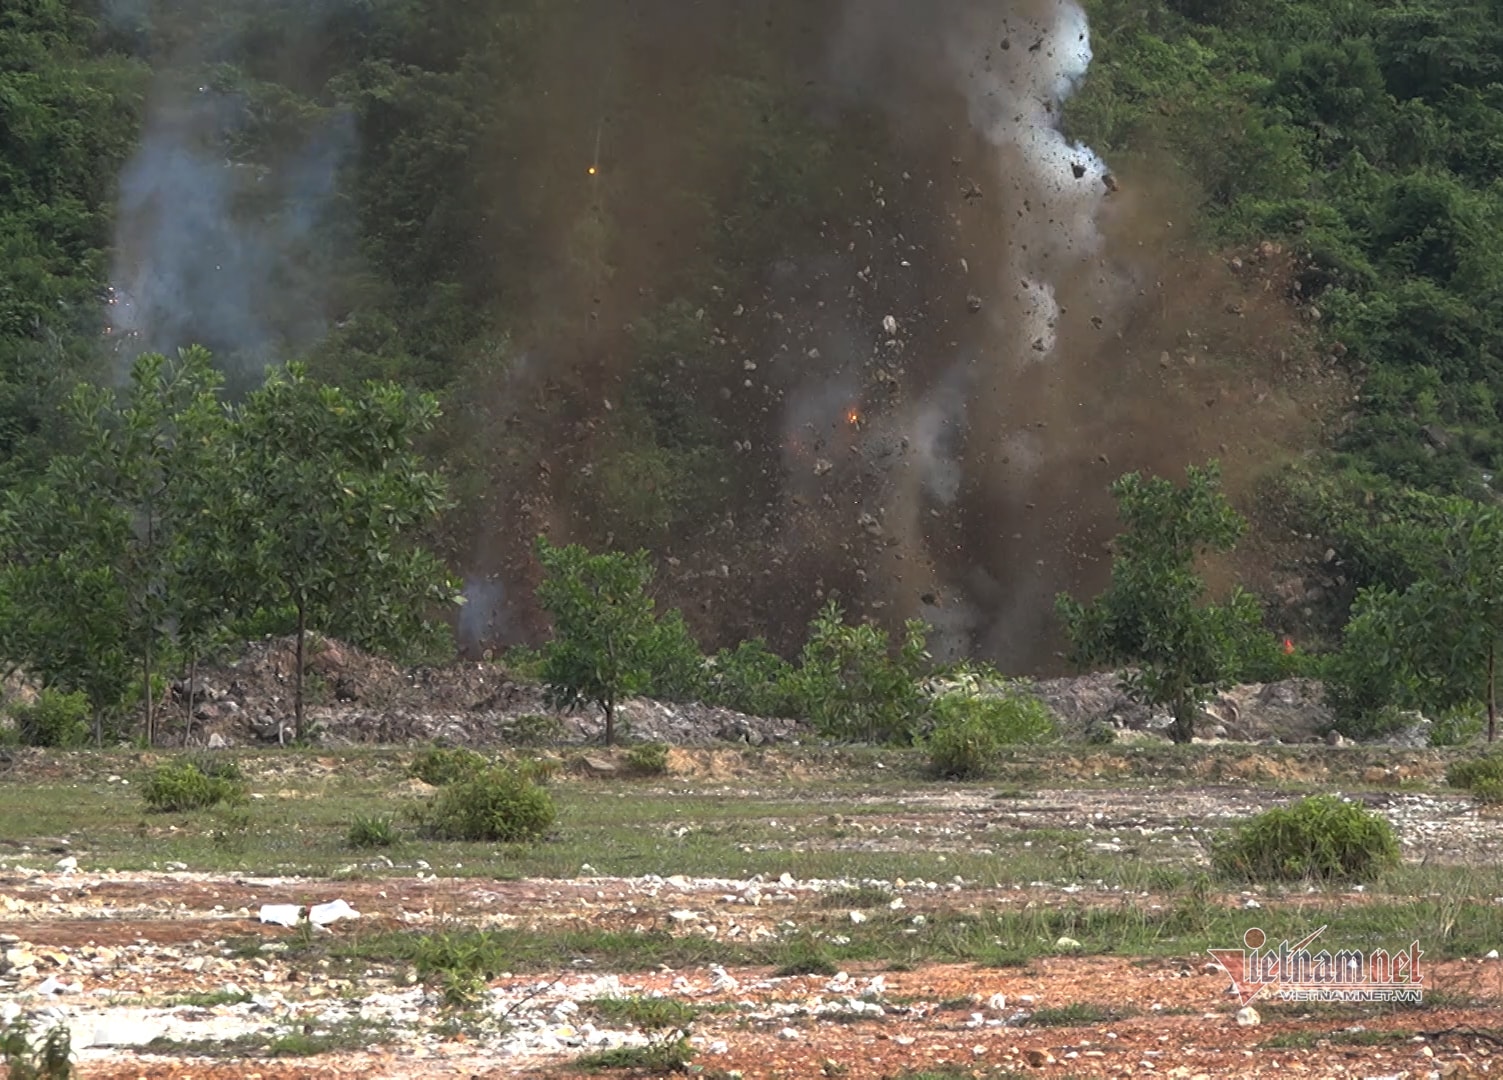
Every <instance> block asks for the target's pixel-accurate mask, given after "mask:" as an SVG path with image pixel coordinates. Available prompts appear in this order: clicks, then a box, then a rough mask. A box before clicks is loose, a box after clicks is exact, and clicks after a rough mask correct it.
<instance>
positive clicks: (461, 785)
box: [426, 768, 555, 843]
mask: <svg viewBox="0 0 1503 1080" xmlns="http://www.w3.org/2000/svg"><path fill="white" fill-rule="evenodd" d="M426 818H427V825H428V829H429V831H430V832H432V834H433V835H434V836H436V837H438V838H439V839H441V840H487V841H493V842H502V843H510V842H513V841H522V840H536V839H538V838H539V837H541V836H543V835H544V834H545V833H546V832H547V831H548V830H549V829H551V828H552V827H553V822H554V818H555V811H554V808H553V799H552V797H551V796H550V795H549V794H548V792H547V790H546V789H545V788H544V787H543V786H542V785H541V784H539V783H538V782H537V781H536V780H534V779H533V778H532V777H531V776H529V775H527V773H526V772H525V771H523V770H519V769H505V768H490V769H486V770H484V771H482V772H472V773H469V774H467V775H466V776H464V777H462V778H460V779H458V780H455V781H454V782H452V783H450V784H448V785H447V786H446V787H444V788H443V790H441V791H440V792H438V793H437V794H436V795H435V796H434V798H433V803H432V805H431V807H430V808H429V811H428V814H427V815H426Z"/></svg>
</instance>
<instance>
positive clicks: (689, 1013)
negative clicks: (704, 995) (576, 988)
mask: <svg viewBox="0 0 1503 1080" xmlns="http://www.w3.org/2000/svg"><path fill="white" fill-rule="evenodd" d="M586 1008H588V1009H589V1010H590V1011H591V1012H593V1013H594V1014H595V1015H596V1016H599V1017H600V1018H601V1019H602V1020H603V1021H605V1022H606V1023H607V1024H631V1025H633V1026H635V1027H639V1028H646V1029H647V1030H650V1031H656V1030H661V1029H663V1028H687V1027H688V1026H689V1025H690V1024H692V1023H694V1021H695V1020H697V1019H698V1018H699V1010H698V1009H696V1008H695V1007H694V1006H693V1005H690V1004H688V1003H687V1002H683V1001H679V1000H678V999H677V998H669V997H627V998H615V997H606V998H595V999H594V1000H593V1001H590V1002H588V1003H587V1004H586Z"/></svg>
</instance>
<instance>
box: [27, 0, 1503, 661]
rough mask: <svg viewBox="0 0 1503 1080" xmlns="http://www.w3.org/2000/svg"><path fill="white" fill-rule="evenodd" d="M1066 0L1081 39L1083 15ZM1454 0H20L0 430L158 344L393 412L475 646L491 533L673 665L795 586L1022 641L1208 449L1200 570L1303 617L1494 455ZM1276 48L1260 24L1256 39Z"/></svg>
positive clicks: (982, 645) (729, 636)
mask: <svg viewBox="0 0 1503 1080" xmlns="http://www.w3.org/2000/svg"><path fill="white" fill-rule="evenodd" d="M1087 17H1088V18H1089V21H1087ZM1500 34H1503V28H1500V25H1499V21H1498V17H1497V15H1496V14H1495V13H1494V12H1493V9H1492V7H1491V6H1489V5H1485V4H1482V3H1480V2H1475V3H1472V2H1468V3H1460V4H1452V5H1448V6H1446V7H1444V8H1440V7H1433V6H1428V5H1426V4H1422V3H1416V2H1412V0H1404V2H1397V0H1396V2H1378V0H1373V2H1355V0H1354V2H1349V3H1342V4H1315V3H1303V2H1294V0H1174V2H1168V0H1149V2H1142V0H1134V2H1130V3H1129V2H1125V0H1101V2H1095V3H1090V4H1088V5H1087V7H1086V9H1085V11H1084V12H1082V11H1081V10H1080V9H1078V8H1076V7H1075V6H1074V5H1073V4H1070V3H1055V2H1052V0H1013V2H1011V3H979V2H970V0H944V2H937V3H933V4H926V5H923V6H921V7H920V6H917V5H912V4H908V3H903V2H900V0H881V2H875V0H864V2H857V0H852V2H850V3H848V4H839V3H833V2H831V3H825V4H818V5H811V4H808V3H804V2H801V0H757V2H752V3H748V2H745V0H735V2H733V0H719V2H706V3H699V4H695V5H692V6H690V7H686V5H684V4H682V3H680V2H674V0H640V2H634V3H630V4H623V3H620V2H618V0H577V2H574V3H568V4H560V3H545V2H543V0H484V2H480V3H473V2H471V3H465V2H461V0H432V2H429V3H425V4H410V3H399V2H395V0H391V2H388V0H327V2H324V3H320V4H316V5H308V4H305V3H294V2H292V0H259V2H251V0H242V2H238V3H229V4H225V3H219V2H216V3H212V4H211V3H208V2H207V0H157V2H152V0H134V2H132V0H113V2H104V3H96V2H95V0H25V2H24V3H21V4H9V5H7V6H6V13H5V14H4V15H3V16H0V61H3V62H0V129H3V130H4V131H5V133H6V135H7V138H8V140H9V144H10V145H11V146H13V147H14V148H15V152H13V153H9V154H8V155H7V157H6V160H5V161H4V162H0V245H3V250H4V251H5V252H6V254H7V262H8V270H7V278H6V281H5V283H4V287H3V289H0V448H3V449H4V451H5V459H6V461H7V466H6V473H5V479H6V481H7V483H9V484H12V485H14V484H17V483H20V482H21V481H24V480H25V479H26V478H27V477H28V476H30V475H32V474H33V473H34V472H35V470H36V469H37V468H38V467H39V466H40V465H41V464H42V463H43V462H45V461H46V460H47V459H48V457H49V456H50V455H51V454H53V453H54V452H55V451H56V450H57V449H58V448H59V444H58V439H59V437H60V436H59V434H58V432H59V425H58V424H57V423H56V414H57V408H58V403H59V401H60V399H61V395H62V393H63V391H64V390H65V389H66V388H67V387H68V386H69V385H71V384H72V383H73V382H74V381H75V380H77V379H79V378H88V379H94V380H99V381H102V382H105V383H109V382H111V381H112V380H114V379H116V378H119V377H121V376H123V374H124V372H125V370H126V366H127V364H128V361H129V359H130V358H131V357H132V356H134V355H135V354H136V353H138V352H140V351H142V350H169V351H170V350H173V349H176V348H178V347H180V346H183V345H187V344H190V343H201V344H203V345H206V346H208V347H210V348H211V349H213V350H214V352H215V355H216V357H217V359H218V362H219V363H220V364H221V366H223V367H224V368H225V369H226V371H228V372H229V373H230V374H231V376H232V385H233V386H237V387H240V388H242V389H243V388H246V387H249V386H250V385H253V384H254V383H255V382H256V381H257V380H258V378H259V375H260V373H261V372H262V371H263V370H264V369H265V367H266V366H267V365H269V364H272V363H277V362H281V361H285V360H288V359H294V358H302V359H306V360H308V362H309V363H310V364H311V366H312V370H313V371H314V372H315V373H316V374H317V375H319V376H321V377H323V378H326V379H329V380H331V381H334V382H337V383H353V382H356V381H359V380H362V379H366V378H370V377H378V376H379V377H385V378H393V379H396V380H398V381H400V382H403V383H406V384H408V385H411V386H415V387H419V388H422V389H427V390H432V391H436V392H438V393H440V394H441V395H442V397H443V399H444V402H445V420H444V422H443V425H442V427H441V429H440V430H439V431H438V432H437V433H436V435H435V436H434V438H433V439H432V441H431V444H430V445H429V446H427V447H426V450H427V452H428V453H429V454H430V455H431V456H432V457H433V458H434V460H435V461H436V462H437V463H438V464H440V465H441V466H443V468H444V469H445V470H446V471H447V472H448V473H449V474H450V476H451V478H452V480H453V486H454V490H455V494H456V500H457V506H456V507H455V508H454V510H453V511H452V512H451V513H450V515H449V517H448V519H447V520H446V523H445V526H444V528H443V530H442V535H441V536H439V537H437V539H438V541H439V544H440V546H441V548H442V550H443V551H444V553H445V556H446V558H447V559H448V560H449V562H450V564H451V565H452V566H453V567H454V568H455V569H456V571H457V572H459V573H461V574H462V575H463V577H464V579H465V581H466V593H467V596H468V597H469V599H470V601H471V602H470V604H469V605H467V607H466V608H465V609H464V614H463V616H462V617H461V621H460V626H459V629H460V643H461V646H462V647H463V648H465V649H467V650H469V651H471V652H479V651H481V650H482V649H485V648H488V647H495V646H501V645H507V644H512V643H515V642H519V641H535V640H537V638H538V636H539V634H540V633H541V632H542V629H543V627H542V624H541V621H540V617H539V614H538V612H537V610H536V608H535V606H534V602H533V599H532V592H533V587H534V586H535V585H536V574H537V568H536V565H535V563H534V561H533V559H532V557H531V548H530V543H531V539H532V537H534V536H535V535H537V534H538V533H539V532H547V533H548V534H549V535H550V536H552V537H554V538H555V540H559V541H563V540H579V541H582V542H585V543H588V544H591V545H593V546H597V547H605V546H609V547H616V548H629V547H637V546H643V547H646V548H648V549H649V550H650V551H651V552H652V553H653V555H654V558H655V559H656V560H657V562H658V577H657V580H658V582H659V600H660V601H662V602H664V603H666V604H669V605H673V606H678V607H681V608H682V609H683V610H684V613H685V615H686V617H687V619H688V620H689V623H690V625H691V627H692V628H693V629H694V631H695V632H696V634H697V635H698V636H699V637H700V638H701V639H702V641H703V642H704V643H705V644H706V645H707V646H710V647H714V646H718V645H723V644H726V643H730V642H734V641H737V640H740V639H742V638H745V637H749V636H754V635H762V636H765V637H767V638H768V640H769V641H770V642H771V643H772V644H773V645H774V646H775V647H779V648H782V649H784V650H787V649H789V648H791V647H793V646H794V645H795V644H796V643H797V642H798V641H799V640H801V635H802V632H803V629H804V627H805V625H806V624H807V622H808V620H809V618H810V616H811V615H812V614H813V613H814V612H815V610H816V609H817V608H818V606H819V605H820V603H821V601H822V600H823V599H824V598H825V597H827V596H829V595H832V594H835V595H839V596H841V597H842V598H843V599H844V600H845V601H846V603H847V604H848V606H849V607H850V608H852V609H853V610H855V611H857V612H860V613H863V614H868V615H871V616H874V617H876V618H877V619H879V620H881V621H883V622H885V623H887V624H888V625H889V626H892V627H896V626H897V625H898V624H899V623H900V622H901V620H902V619H904V618H908V617H920V618H923V619H925V620H926V621H928V622H930V623H931V624H933V625H934V626H935V628H936V634H935V637H934V640H933V642H932V644H933V645H934V647H935V651H936V652H938V653H941V654H944V655H949V656H959V655H971V656H977V657H982V658H987V659H992V660H995V661H997V662H998V663H999V664H1000V665H1001V666H1003V667H1004V668H1005V669H1008V670H1012V671H1018V672H1030V673H1035V674H1049V673H1053V672H1055V671H1057V670H1059V668H1060V661H1059V660H1058V657H1057V651H1058V649H1059V643H1058V641H1057V640H1056V635H1057V630H1056V627H1055V624H1054V620H1053V615H1052V601H1053V597H1054V595H1055V594H1056V593H1057V592H1059V591H1061V590H1071V591H1075V592H1078V593H1086V592H1090V591H1093V590H1095V589H1096V588H1098V587H1100V586H1101V585H1102V584H1103V583H1104V582H1105V579H1106V571H1107V562H1106V556H1105V551H1104V545H1105V543H1106V542H1107V541H1108V540H1109V539H1110V538H1111V536H1112V535H1113V533H1114V532H1115V529H1116V521H1115V516H1114V508H1113V505H1112V502H1111V498H1110V496H1109V494H1108V491H1107V485H1108V483H1109V482H1110V481H1111V480H1112V479H1114V478H1115V477H1116V476H1118V475H1120V474H1121V473H1123V472H1126V471H1129V470H1133V469H1140V468H1142V469H1149V470H1153V471H1156V472H1178V471H1179V470H1180V468H1181V467H1182V466H1183V465H1184V464H1187V463H1191V462H1197V461H1203V460H1205V459H1207V458H1209V457H1218V458H1220V459H1221V460H1222V461H1223V463H1224V466H1225V470H1226V476H1227V487H1228V490H1229V492H1230V494H1231V495H1232V496H1233V498H1234V501H1236V502H1237V504H1238V506H1239V508H1241V509H1242V510H1243V511H1244V512H1245V513H1248V514H1249V515H1250V516H1251V517H1252V518H1253V521H1254V524H1255V530H1254V534H1253V536H1252V537H1251V538H1250V540H1249V542H1247V543H1245V544H1244V545H1243V546H1242V548H1241V549H1240V550H1239V554H1238V555H1237V556H1236V557H1235V558H1236V561H1235V562H1233V563H1232V564H1230V565H1226V566H1221V567H1218V568H1217V574H1216V576H1217V578H1218V580H1219V581H1221V582H1223V583H1229V582H1231V581H1232V580H1238V581H1241V582H1242V583H1243V584H1244V585H1245V586H1247V587H1249V588H1252V589H1254V590H1256V591H1258V592H1260V593H1262V594H1264V595H1265V596H1266V597H1267V598H1268V599H1269V600H1270V601H1271V604H1270V609H1269V610H1270V616H1269V617H1270V621H1271V622H1272V623H1273V624H1274V628H1275V629H1277V630H1279V631H1280V632H1292V633H1295V634H1297V635H1299V636H1300V637H1301V640H1305V639H1306V638H1308V639H1310V640H1312V641H1318V640H1319V639H1320V638H1321V637H1328V636H1329V635H1330V634H1331V633H1332V632H1333V631H1334V630H1335V629H1337V628H1339V626H1340V625H1341V623H1342V622H1343V620H1344V616H1345V613H1346V605H1347V604H1348V603H1349V602H1350V600H1351V597H1352V595H1353V594H1354V592H1355V590H1356V588H1357V587H1359V586H1361V585H1364V584H1373V583H1381V582H1385V581H1395V582H1396V576H1397V572H1396V571H1395V570H1394V569H1393V566H1392V561H1391V560H1388V559H1386V558H1385V557H1384V554H1383V552H1381V551H1378V550H1376V549H1375V548H1374V546H1373V543H1372V540H1371V536H1370V534H1369V531H1368V526H1369V524H1370V522H1371V520H1372V518H1373V517H1374V515H1381V514H1383V513H1385V512H1386V510H1385V508H1386V507H1387V506H1388V505H1389V504H1390V502H1391V500H1393V499H1394V498H1396V497H1397V496H1399V495H1401V494H1403V493H1404V492H1406V491H1410V490H1424V491H1435V492H1460V493H1467V494H1473V495H1476V494H1479V493H1483V492H1486V491H1489V490H1490V488H1489V487H1488V485H1490V483H1491V478H1492V474H1493V471H1494V470H1496V469H1497V468H1498V465H1499V462H1498V456H1499V453H1500V447H1503V443H1500V441H1499V439H1500V425H1499V416H1498V412H1497V407H1496V400H1495V399H1496V395H1497V393H1498V392H1499V389H1500V387H1499V380H1500V378H1503V369H1500V367H1499V365H1498V363H1497V359H1496V357H1495V355H1494V353H1495V350H1496V348H1497V346H1496V344H1495V342H1496V341H1498V340H1499V338H1498V335H1497V333H1496V329H1497V328H1496V326H1495V320H1496V319H1497V318H1498V317H1499V316H1497V315H1495V314H1494V312H1495V311H1498V310H1503V309H1500V308H1499V306H1498V305H1497V304H1495V303H1492V302H1491V301H1492V300H1493V299H1494V298H1495V296H1496V294H1497V292H1498V289H1499V275H1498V267H1499V265H1500V263H1499V260H1498V257H1497V255H1496V253H1495V252H1496V244H1495V243H1494V242H1493V240H1494V236H1495V232H1496V229H1497V225H1498V221H1499V208H1500V203H1499V197H1500V196H1499V191H1498V189H1497V187H1496V184H1495V183H1494V180H1493V177H1494V176H1495V175H1496V172H1497V169H1496V167H1495V166H1496V163H1497V161H1498V158H1499V155H1503V112H1500V110H1499V105H1500V104H1503V99H1500V98H1499V84H1498V82H1497V72H1496V71H1495V68H1496V65H1497V59H1496V58H1497V56H1498V55H1500V53H1499V51H1498V48H1497V46H1498V45H1499V44H1500V42H1499V37H1500ZM1289 43H1298V44H1289Z"/></svg>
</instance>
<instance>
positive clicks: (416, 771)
mask: <svg viewBox="0 0 1503 1080" xmlns="http://www.w3.org/2000/svg"><path fill="white" fill-rule="evenodd" d="M489 765H490V760H489V759H488V758H486V757H485V755H483V754H478V753H476V752H475V751H474V750H468V749H466V748H464V747H462V746H434V747H430V748H429V749H427V750H424V751H423V752H422V753H421V754H419V755H418V756H417V757H416V758H414V759H413V762H412V765H411V766H410V767H409V768H408V770H407V774H408V775H409V776H414V777H416V778H417V779H419V780H421V781H422V782H423V783H425V784H431V785H433V786H434V787H443V786H444V785H445V784H452V783H454V781H456V780H461V779H463V778H464V777H467V776H469V775H470V774H472V773H476V772H479V771H480V770H481V769H484V768H486V767H488V766H489Z"/></svg>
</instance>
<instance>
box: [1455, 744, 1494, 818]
mask: <svg viewBox="0 0 1503 1080" xmlns="http://www.w3.org/2000/svg"><path fill="white" fill-rule="evenodd" d="M1446 783H1448V784H1450V785H1451V786H1452V787H1454V788H1463V789H1465V790H1467V791H1470V792H1471V793H1472V798H1474V799H1476V800H1477V801H1478V802H1479V803H1481V804H1482V805H1484V806H1497V805H1499V804H1503V752H1495V753H1491V754H1485V755H1483V756H1482V757H1478V758H1471V759H1469V760H1466V761H1456V762H1452V764H1451V767H1450V768H1448V769H1447V770H1446Z"/></svg>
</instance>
